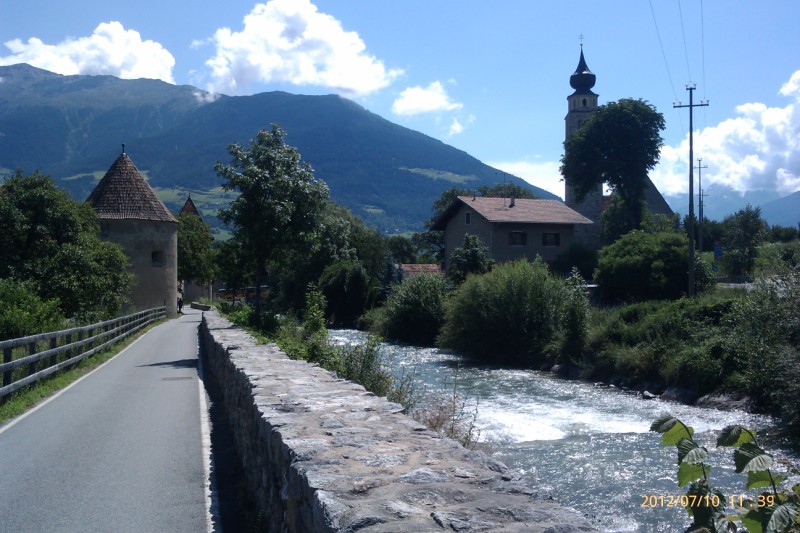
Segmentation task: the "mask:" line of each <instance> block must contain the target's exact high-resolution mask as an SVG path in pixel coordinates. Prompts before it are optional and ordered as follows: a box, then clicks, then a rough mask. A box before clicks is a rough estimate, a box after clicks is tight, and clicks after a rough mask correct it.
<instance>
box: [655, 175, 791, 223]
mask: <svg viewBox="0 0 800 533" xmlns="http://www.w3.org/2000/svg"><path fill="white" fill-rule="evenodd" d="M703 192H704V193H705V194H704V198H705V200H704V201H705V204H704V205H703V215H704V216H705V217H706V218H708V219H710V220H722V219H724V218H725V217H726V216H728V215H732V214H733V213H735V212H736V211H739V210H740V209H744V208H745V207H746V206H747V205H748V204H749V205H751V206H753V207H760V208H761V216H762V218H763V219H764V220H766V221H767V223H768V224H769V225H770V226H774V225H779V226H788V227H796V226H797V225H798V224H800V191H797V192H795V193H793V194H790V195H788V196H784V197H781V196H780V195H779V194H778V192H777V191H767V190H758V191H747V192H745V193H744V194H741V193H739V192H738V191H735V190H733V189H732V188H730V187H726V186H724V185H717V184H715V185H711V186H710V187H708V188H707V189H704V190H703ZM664 198H665V199H666V200H667V203H668V204H669V206H670V207H671V208H672V210H673V211H675V212H676V213H680V215H681V217H684V216H686V215H687V214H688V213H689V195H688V194H681V195H674V196H667V195H664ZM694 212H695V215H699V205H698V203H697V196H695V203H694Z"/></svg>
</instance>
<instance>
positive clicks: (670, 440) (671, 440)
mask: <svg viewBox="0 0 800 533" xmlns="http://www.w3.org/2000/svg"><path fill="white" fill-rule="evenodd" d="M692 435H694V428H692V427H691V426H685V425H683V422H679V423H677V424H675V425H673V426H672V427H671V428H670V429H669V430H668V431H667V432H666V433H664V434H663V435H661V446H662V447H666V446H672V445H676V444H678V443H679V442H680V441H681V439H689V440H691V438H692Z"/></svg>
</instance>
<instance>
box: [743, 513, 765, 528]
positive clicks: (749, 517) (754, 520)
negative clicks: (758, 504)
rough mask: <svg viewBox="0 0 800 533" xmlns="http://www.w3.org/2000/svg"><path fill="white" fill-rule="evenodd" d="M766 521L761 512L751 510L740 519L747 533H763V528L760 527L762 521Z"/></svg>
mask: <svg viewBox="0 0 800 533" xmlns="http://www.w3.org/2000/svg"><path fill="white" fill-rule="evenodd" d="M765 519H766V516H765V515H764V512H763V510H761V509H758V510H756V509H753V510H752V511H749V512H748V513H747V514H746V515H744V516H743V517H742V524H744V526H745V527H746V528H747V531H748V532H749V533H763V532H764V528H763V527H762V526H761V524H762V521H764V520H765Z"/></svg>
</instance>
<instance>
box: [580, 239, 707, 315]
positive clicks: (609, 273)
mask: <svg viewBox="0 0 800 533" xmlns="http://www.w3.org/2000/svg"><path fill="white" fill-rule="evenodd" d="M688 254H689V240H688V238H687V237H686V235H684V234H682V233H678V232H674V231H664V232H656V233H645V232H643V231H632V232H630V233H628V234H627V235H624V236H623V237H621V238H620V239H619V240H618V241H616V242H615V243H614V244H611V245H609V246H606V247H604V248H602V249H601V250H600V258H599V260H598V264H597V270H595V275H594V279H595V281H596V282H597V284H598V287H599V289H600V291H601V292H602V295H603V298H604V299H605V300H606V301H609V302H632V301H643V300H661V299H675V298H679V297H680V296H681V295H682V294H684V293H685V292H686V289H687V283H688V275H687V272H688V261H689V256H688ZM701 268H703V271H702V272H701V273H700V274H699V275H698V276H696V282H695V290H696V291H698V292H701V291H703V290H706V289H708V288H709V286H710V283H711V281H710V280H711V278H712V276H711V273H710V272H708V271H707V269H706V268H705V267H701ZM695 270H696V271H697V270H698V269H697V268H696V269H695ZM698 281H699V283H698Z"/></svg>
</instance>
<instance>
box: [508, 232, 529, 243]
mask: <svg viewBox="0 0 800 533" xmlns="http://www.w3.org/2000/svg"><path fill="white" fill-rule="evenodd" d="M508 245H509V246H527V245H528V234H527V233H525V232H524V231H509V232H508Z"/></svg>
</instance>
